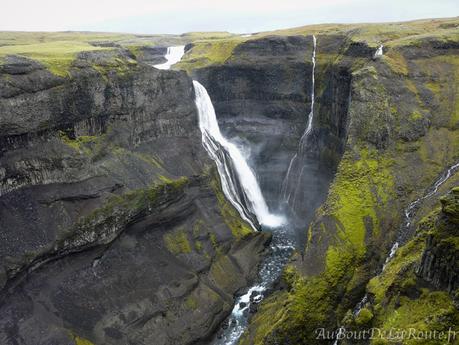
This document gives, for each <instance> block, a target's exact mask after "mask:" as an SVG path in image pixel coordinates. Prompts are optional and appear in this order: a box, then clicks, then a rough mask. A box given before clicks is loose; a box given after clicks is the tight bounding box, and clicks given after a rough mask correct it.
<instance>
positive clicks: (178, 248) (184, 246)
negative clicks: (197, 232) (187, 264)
mask: <svg viewBox="0 0 459 345" xmlns="http://www.w3.org/2000/svg"><path fill="white" fill-rule="evenodd" d="M163 241H164V244H165V245H166V247H167V249H168V250H169V251H170V252H171V253H173V254H188V253H191V244H190V242H189V240H188V235H187V233H186V232H185V231H184V230H178V231H174V232H172V233H169V232H168V233H166V234H164V235H163Z"/></svg>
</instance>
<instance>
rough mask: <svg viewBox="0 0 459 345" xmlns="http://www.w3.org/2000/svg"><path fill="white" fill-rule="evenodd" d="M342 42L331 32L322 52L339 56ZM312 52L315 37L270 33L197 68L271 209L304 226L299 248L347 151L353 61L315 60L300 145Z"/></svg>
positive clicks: (322, 42)
mask: <svg viewBox="0 0 459 345" xmlns="http://www.w3.org/2000/svg"><path fill="white" fill-rule="evenodd" d="M343 42H344V38H343V37H342V36H332V37H326V38H324V39H323V40H322V39H321V40H319V42H318V47H317V50H318V51H321V52H322V53H323V54H329V53H330V54H331V53H335V54H336V53H337V52H338V51H339V50H340V49H342V45H343ZM192 51H193V50H191V52H192ZM312 54H313V41H312V37H311V36H286V37H280V36H268V37H266V38H261V39H254V40H249V41H247V42H244V43H241V44H239V45H238V46H237V47H236V48H235V49H234V51H233V52H232V55H231V57H230V58H229V59H228V60H226V61H225V63H224V64H221V65H211V66H208V67H204V68H197V69H194V70H193V72H192V74H193V75H194V77H195V78H196V79H198V80H200V81H201V82H202V83H203V84H204V85H205V86H206V87H207V89H208V90H209V93H210V96H211V98H212V101H213V104H214V106H215V109H216V112H217V114H218V119H219V123H220V127H221V128H222V131H223V132H224V134H225V135H226V136H227V137H228V138H230V139H231V138H235V140H236V142H238V143H239V144H240V145H241V146H242V147H243V148H244V149H245V150H246V151H247V154H248V155H250V160H249V163H250V164H251V166H252V168H253V169H254V170H255V172H256V174H257V176H258V179H259V181H260V186H261V188H262V190H263V193H264V195H265V197H266V199H267V201H268V204H269V206H270V207H271V209H273V210H280V209H282V210H283V211H284V212H287V213H288V214H289V215H290V218H291V221H292V225H293V226H296V227H299V228H301V230H300V231H298V237H299V239H298V245H299V246H301V245H302V244H301V243H304V242H305V233H304V231H303V229H302V228H303V227H304V224H305V223H306V224H307V223H309V221H310V220H311V218H312V215H313V213H314V210H315V209H316V208H317V207H318V206H319V205H320V204H321V203H322V202H323V201H324V198H325V196H326V193H327V190H328V186H329V183H330V180H331V178H332V177H333V173H334V171H335V169H336V165H337V163H338V162H339V159H340V157H341V154H342V153H343V150H344V142H345V139H346V123H347V107H348V105H347V103H348V100H349V92H350V90H349V86H350V73H349V70H348V68H347V67H348V66H347V67H346V65H345V64H343V66H341V65H337V66H335V65H332V64H330V63H329V62H328V61H324V60H318V61H317V64H316V72H317V73H316V91H315V92H316V103H315V114H316V116H315V118H314V121H313V122H314V123H313V131H312V133H311V135H310V136H309V137H308V142H307V143H305V147H307V149H305V150H303V148H300V147H299V142H300V138H301V137H302V135H303V133H304V131H305V129H306V124H307V121H308V115H309V113H310V108H311V92H312V60H311V59H312ZM295 155H297V156H298V158H299V159H298V160H297V161H295V163H294V164H293V165H292V167H291V171H290V174H289V179H288V181H285V177H286V174H287V170H288V169H289V167H290V166H291V160H292V159H293V157H294V156H295ZM283 186H284V190H283V191H282V188H283ZM298 186H301V188H298ZM287 196H289V198H287ZM287 199H289V200H287Z"/></svg>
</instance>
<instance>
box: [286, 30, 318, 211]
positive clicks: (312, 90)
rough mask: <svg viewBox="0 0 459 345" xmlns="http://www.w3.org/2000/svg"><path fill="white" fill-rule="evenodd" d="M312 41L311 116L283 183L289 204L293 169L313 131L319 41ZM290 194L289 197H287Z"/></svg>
mask: <svg viewBox="0 0 459 345" xmlns="http://www.w3.org/2000/svg"><path fill="white" fill-rule="evenodd" d="M312 41H313V44H314V48H313V51H312V58H311V61H312V76H311V81H312V86H311V109H310V111H309V116H308V123H307V125H306V130H305V131H304V133H303V135H302V136H301V139H300V144H299V145H298V152H297V153H295V155H294V156H293V158H292V159H291V160H290V164H289V165H288V169H287V174H286V175H285V178H284V181H283V182H282V189H281V195H282V197H283V198H284V200H285V201H287V202H289V201H290V199H291V192H290V193H288V186H289V179H290V175H291V171H292V167H293V166H294V165H295V162H296V160H297V159H298V154H299V153H303V150H304V146H305V144H306V142H307V138H308V136H309V134H310V133H311V130H312V122H313V119H314V102H315V99H314V98H315V91H314V89H315V85H316V81H315V70H316V48H317V40H316V36H314V35H312ZM300 177H301V174H300ZM287 193H288V195H287Z"/></svg>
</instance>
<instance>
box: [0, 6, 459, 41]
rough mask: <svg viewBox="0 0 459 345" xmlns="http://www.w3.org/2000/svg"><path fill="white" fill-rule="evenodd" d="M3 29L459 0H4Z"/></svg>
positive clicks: (402, 11)
mask: <svg viewBox="0 0 459 345" xmlns="http://www.w3.org/2000/svg"><path fill="white" fill-rule="evenodd" d="M2 2H3V3H2V4H1V12H0V30H2V31H3V30H15V31H65V30H75V31H81V30H89V31H109V32H131V33H144V34H162V33H173V34H178V33H183V32H190V31H230V32H234V33H250V32H258V31H267V30H273V29H281V28H290V27H295V26H301V25H307V24H320V23H358V22H366V23H368V22H388V21H403V20H411V19H420V18H437V17H454V16H459V1H458V0H435V1H432V0H316V1H311V0H224V1H223V0H161V1H157V0H73V1H68V0H14V1H10V0H3V1H2Z"/></svg>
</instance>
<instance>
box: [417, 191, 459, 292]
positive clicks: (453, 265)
mask: <svg viewBox="0 0 459 345" xmlns="http://www.w3.org/2000/svg"><path fill="white" fill-rule="evenodd" d="M440 201H441V205H442V212H441V214H440V216H439V219H438V220H436V222H435V224H431V227H432V228H431V229H429V230H430V231H429V234H428V235H427V240H426V248H425V250H424V253H423V255H422V260H421V263H420V265H419V268H418V270H417V273H418V275H419V276H420V277H422V278H423V279H424V280H426V281H428V282H430V283H431V284H432V285H433V286H435V287H436V288H437V289H444V290H447V291H448V292H454V291H456V290H457V288H458V287H459V251H458V249H459V248H458V247H457V238H458V236H459V233H458V231H459V187H456V188H453V189H452V191H451V193H450V194H448V195H446V196H444V197H443V198H442V199H440Z"/></svg>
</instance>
